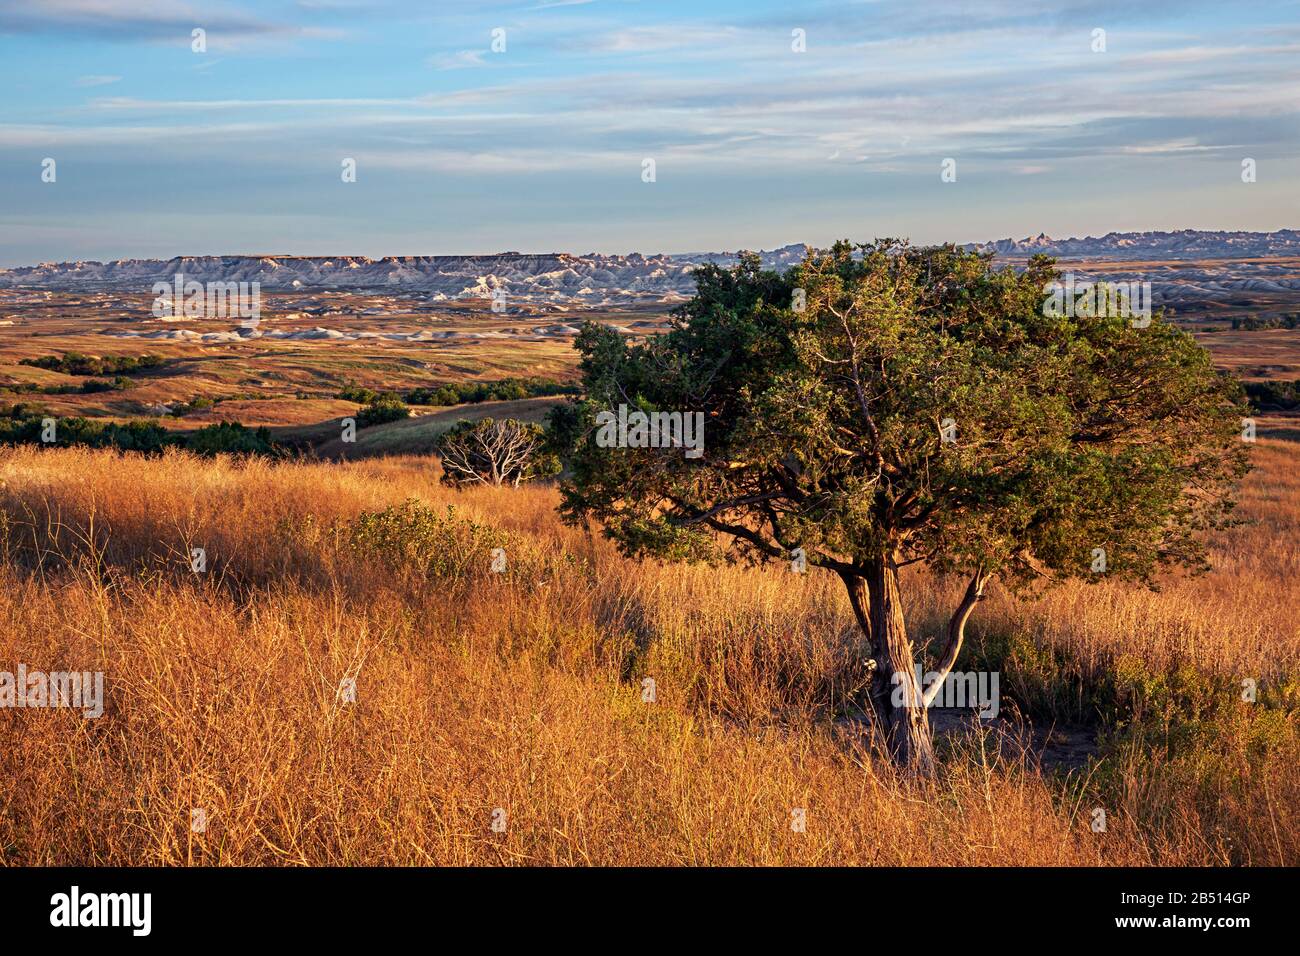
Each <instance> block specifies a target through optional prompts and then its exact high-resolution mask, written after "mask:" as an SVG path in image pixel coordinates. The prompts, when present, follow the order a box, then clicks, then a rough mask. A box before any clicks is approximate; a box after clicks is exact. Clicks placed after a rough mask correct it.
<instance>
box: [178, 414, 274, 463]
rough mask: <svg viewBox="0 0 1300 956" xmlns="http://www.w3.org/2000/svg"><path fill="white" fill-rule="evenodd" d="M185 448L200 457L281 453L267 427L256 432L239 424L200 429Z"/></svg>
mask: <svg viewBox="0 0 1300 956" xmlns="http://www.w3.org/2000/svg"><path fill="white" fill-rule="evenodd" d="M185 447H186V448H188V449H189V450H190V451H192V452H194V453H196V454H199V455H216V454H222V453H228V454H234V455H275V454H277V453H278V451H279V449H278V448H277V446H276V444H275V442H273V441H272V440H271V433H270V432H268V431H267V430H266V428H265V427H262V428H258V429H256V430H254V429H252V428H246V427H245V426H243V425H241V424H239V423H238V422H220V423H219V424H216V425H207V426H205V427H204V428H200V429H198V431H196V432H194V433H193V434H191V435H190V436H189V438H188V439H187V440H186V442H185Z"/></svg>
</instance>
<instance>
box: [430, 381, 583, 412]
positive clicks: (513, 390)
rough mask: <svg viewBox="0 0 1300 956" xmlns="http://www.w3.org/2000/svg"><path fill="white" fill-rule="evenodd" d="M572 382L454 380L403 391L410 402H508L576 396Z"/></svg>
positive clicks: (577, 390) (448, 403) (433, 403)
mask: <svg viewBox="0 0 1300 956" xmlns="http://www.w3.org/2000/svg"><path fill="white" fill-rule="evenodd" d="M579 391H580V389H579V388H578V386H576V385H564V384H561V383H560V382H557V381H555V380H554V379H549V378H503V379H501V380H499V381H496V382H457V383H452V384H447V385H434V386H430V387H428V388H417V389H413V390H411V391H409V392H407V393H406V396H405V398H406V401H407V402H409V403H410V404H412V405H436V406H446V405H468V404H476V403H478V402H509V401H518V400H520V399H523V398H537V397H540V396H544V395H576V394H578V392H579Z"/></svg>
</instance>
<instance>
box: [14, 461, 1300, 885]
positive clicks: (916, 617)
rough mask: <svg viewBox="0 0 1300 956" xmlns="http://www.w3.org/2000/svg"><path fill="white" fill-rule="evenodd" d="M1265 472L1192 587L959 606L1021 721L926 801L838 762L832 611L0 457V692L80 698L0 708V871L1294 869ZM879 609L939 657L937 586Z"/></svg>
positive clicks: (744, 578) (391, 466)
mask: <svg viewBox="0 0 1300 956" xmlns="http://www.w3.org/2000/svg"><path fill="white" fill-rule="evenodd" d="M1259 450H1260V454H1259V455H1258V456H1257V458H1258V462H1259V464H1260V466H1261V468H1260V470H1259V471H1257V472H1256V473H1255V474H1254V475H1252V477H1251V478H1250V479H1249V483H1248V485H1247V486H1246V488H1245V493H1244V514H1245V517H1246V518H1247V519H1248V521H1249V522H1250V523H1248V524H1245V525H1243V526H1241V527H1239V528H1236V529H1234V530H1232V531H1230V532H1226V533H1224V534H1222V535H1220V536H1219V537H1218V538H1217V539H1216V540H1215V542H1214V545H1215V547H1214V551H1215V564H1216V571H1215V572H1214V573H1212V574H1211V575H1210V576H1208V577H1204V578H1200V579H1193V580H1174V581H1170V582H1168V583H1167V585H1166V587H1165V589H1164V590H1163V591H1162V592H1160V593H1156V594H1153V593H1151V592H1147V591H1142V590H1137V589H1134V588H1130V587H1126V586H1121V585H1115V584H1108V583H1105V582H1100V583H1097V584H1092V585H1082V584H1080V585H1064V586H1062V587H1060V588H1059V589H1056V590H1053V591H1049V592H1046V593H1045V594H1044V595H1043V596H1042V597H1040V598H1038V599H1035V600H1030V601H1014V600H1012V599H1011V598H1010V597H1009V596H1008V595H1005V594H1002V593H1000V592H998V593H995V594H994V596H992V597H991V598H990V600H988V601H986V602H984V604H983V605H981V607H980V608H979V610H978V611H977V615H976V619H975V621H974V622H973V631H974V639H973V641H972V647H971V651H970V654H969V661H971V662H974V663H979V664H982V665H984V666H993V667H997V668H1000V669H1001V670H1002V672H1003V693H1004V695H1007V696H1008V697H1009V698H1010V706H1009V707H1008V711H1009V712H1010V713H1012V714H1019V716H1020V718H1021V723H1019V724H1016V725H1015V726H1014V727H1013V726H1011V725H1010V724H1008V731H1007V732H1005V733H1003V732H999V731H993V730H984V731H975V730H972V731H970V732H967V733H961V734H956V735H953V736H952V737H951V738H950V739H949V740H948V742H947V744H946V746H945V748H944V752H945V757H944V760H943V765H942V769H941V772H940V775H939V777H938V778H937V779H936V780H935V781H933V782H931V783H915V782H908V781H905V780H901V779H898V778H897V777H896V776H895V775H894V773H893V771H892V769H891V768H890V767H889V766H888V765H887V764H886V763H884V762H882V761H880V760H879V759H877V758H876V757H875V756H874V755H873V753H872V752H871V751H870V749H869V748H868V746H867V745H866V742H865V740H864V739H863V736H862V733H861V730H860V727H861V724H860V722H858V721H857V720H855V719H854V718H855V716H856V715H857V713H858V711H857V706H858V704H859V703H860V701H861V691H862V685H863V681H864V679H865V677H864V672H863V669H862V657H863V653H862V648H861V647H860V645H859V643H858V639H857V636H856V633H855V631H854V629H853V626H852V621H851V617H850V615H849V613H848V609H847V606H846V602H845V601H844V600H843V597H842V595H841V594H840V592H839V590H838V589H839V587H840V586H839V582H838V581H837V580H835V579H834V578H833V577H831V576H828V575H827V576H822V575H818V574H808V575H796V574H792V573H790V572H789V570H788V569H787V568H784V567H773V568H742V567H730V566H723V567H704V566H681V565H660V564H656V563H634V562H630V561H627V560H625V559H623V558H621V557H620V556H618V555H617V554H616V553H614V552H613V550H612V549H611V548H610V547H609V546H608V545H607V544H606V543H605V542H604V541H603V540H601V539H600V538H599V536H598V535H595V534H593V533H590V532H588V531H584V530H583V529H575V528H569V527H565V526H562V525H561V524H560V523H559V522H558V520H557V518H556V516H555V512H554V506H555V503H556V500H557V496H556V494H555V492H554V490H553V489H551V488H548V487H532V488H522V489H518V490H512V489H492V488H482V489H472V490H468V491H464V492H454V491H451V490H449V489H446V488H443V487H442V486H440V485H439V484H438V482H437V478H438V475H437V470H436V465H434V464H433V463H431V462H430V461H429V460H427V459H421V458H416V457H403V458H389V459H383V460H370V461H365V462H353V463H346V464H307V463H267V462H260V461H250V462H243V463H241V462H235V461H231V460H227V459H221V460H215V461H214V460H199V459H195V458H192V457H189V456H187V455H185V454H180V453H169V454H167V455H164V456H162V457H161V458H156V459H144V458H140V457H130V456H121V455H116V454H114V453H111V452H105V451H90V450H75V449H69V450H59V451H51V450H42V449H31V448H28V449H12V450H3V451H0V533H2V534H0V548H2V550H3V553H2V554H0V670H11V671H12V670H14V669H15V667H16V665H17V664H18V663H19V662H23V663H26V664H27V665H28V667H30V668H41V669H45V670H59V669H77V670H103V671H104V672H105V674H106V688H107V692H106V698H107V700H106V710H105V714H104V716H103V717H101V718H99V719H97V720H88V719H86V718H84V717H83V716H82V715H81V714H80V713H79V712H76V711H68V710H45V711H42V710H0V773H3V774H4V779H6V780H7V781H9V785H8V786H6V787H4V788H0V862H3V863H8V864H291V865H293V864H360V863H371V864H519V863H545V864H552V863H554V864H614V863H618V864H632V865H640V864H677V863H683V864H831V863H840V864H842V863H853V864H864V865H879V864H973V865H992V864H1061V865H1079V864H1085V865H1094V864H1154V863H1163V864H1216V863H1253V864H1281V863H1295V862H1296V861H1297V859H1300V826H1298V825H1297V820H1296V807H1297V802H1298V800H1297V798H1298V797H1300V773H1298V772H1297V765H1298V762H1297V759H1296V758H1297V756H1300V747H1297V742H1296V725H1295V714H1296V707H1295V703H1296V702H1295V699H1294V686H1295V680H1296V670H1297V668H1296V661H1297V659H1298V657H1300V655H1298V654H1297V652H1298V651H1300V629H1298V627H1297V621H1296V615H1295V613H1294V612H1295V609H1296V607H1298V606H1300V600H1297V599H1298V598H1300V594H1298V593H1297V590H1298V589H1300V584H1297V575H1296V571H1297V570H1300V568H1298V567H1297V565H1300V552H1298V550H1297V544H1296V542H1297V537H1296V531H1297V527H1296V526H1297V524H1298V523H1300V507H1298V506H1300V477H1298V476H1297V475H1296V474H1295V473H1294V471H1293V470H1291V469H1290V467H1289V465H1288V462H1289V461H1290V460H1291V459H1292V458H1293V452H1294V446H1293V445H1286V444H1284V443H1281V442H1272V441H1263V442H1261V447H1260V449H1259ZM448 506H451V507H452V509H453V510H452V511H451V512H450V513H449V512H448V511H447V508H448ZM498 546H500V547H503V548H504V549H505V553H506V556H507V568H506V571H505V572H504V573H493V572H492V571H491V570H490V560H491V558H490V554H489V552H490V549H491V548H492V547H498ZM193 548H203V549H204V551H205V553H206V556H207V569H206V571H205V572H203V573H201V574H199V573H195V572H193V571H192V570H191V566H190V553H191V549H193ZM908 584H909V589H908V591H909V594H910V595H911V597H910V599H909V600H910V602H911V603H910V605H909V607H908V611H909V619H910V621H911V622H912V624H913V626H914V627H915V628H916V629H917V631H918V633H920V634H922V635H925V634H931V633H935V632H936V631H937V629H938V627H939V626H940V622H941V621H942V619H943V617H944V615H945V614H946V613H947V612H948V610H949V609H950V607H951V605H952V603H953V602H954V600H955V598H956V595H957V590H958V587H959V585H958V583H957V582H950V581H944V580H933V579H931V578H929V577H927V576H925V575H924V574H914V575H910V576H909V580H908ZM348 678H352V679H354V680H355V687H356V697H355V702H350V701H349V700H348V699H347V695H346V694H345V693H343V692H342V690H341V688H342V687H343V686H344V681H345V679H348ZM647 678H649V679H651V680H653V682H654V684H653V690H654V693H653V698H654V699H653V701H648V700H646V699H644V698H645V697H646V696H647V693H648V690H647V689H648V685H646V684H645V683H644V682H645V680H646V679H647ZM1245 678H1252V679H1254V680H1255V681H1256V682H1257V684H1258V686H1259V688H1260V695H1259V700H1258V701H1257V702H1256V703H1255V704H1248V703H1246V702H1244V701H1242V700H1241V699H1240V694H1239V692H1238V691H1239V686H1240V681H1241V680H1242V679H1245ZM1288 682H1290V683H1288ZM1054 722H1074V723H1079V724H1084V725H1086V726H1088V727H1089V728H1090V730H1091V731H1092V732H1093V733H1095V734H1097V735H1099V736H1100V738H1101V749H1100V751H1099V752H1098V755H1097V757H1096V758H1095V759H1094V760H1093V761H1092V762H1091V763H1090V764H1089V765H1087V766H1083V767H1079V768H1077V769H1076V770H1075V771H1074V772H1073V773H1071V774H1070V775H1068V776H1064V777H1063V776H1061V775H1059V774H1054V773H1048V772H1044V771H1042V770H1040V769H1039V767H1038V766H1037V762H1036V758H1035V756H1034V753H1033V750H1032V748H1030V749H1024V750H1022V749H1020V748H1018V747H1017V746H1015V744H1014V741H1013V740H1012V737H1013V736H1014V735H1013V733H1012V731H1015V733H1016V734H1019V733H1020V732H1021V731H1023V730H1024V729H1025V728H1026V727H1028V726H1031V725H1032V726H1034V727H1041V726H1047V725H1050V724H1052V723H1054ZM1022 736H1024V735H1023V734H1022ZM1024 739H1028V737H1027V736H1025V737H1024ZM1098 807H1100V808H1102V809H1104V810H1105V811H1106V818H1107V827H1106V830H1105V832H1102V833H1096V832H1093V830H1092V828H1091V826H1090V824H1091V822H1092V820H1093V811H1094V809H1095V808H1098ZM195 808H201V809H203V810H204V811H205V813H206V816H207V818H208V825H207V828H206V831H205V832H202V833H195V832H192V828H191V811H192V810H193V809H195ZM800 808H802V809H805V810H806V819H807V827H806V831H805V832H797V831H796V830H794V829H792V827H791V821H792V816H791V813H792V811H793V810H795V809H800ZM497 810H500V811H504V820H505V830H504V832H494V830H493V828H492V822H493V813H494V811H497ZM498 819H501V817H500V815H498Z"/></svg>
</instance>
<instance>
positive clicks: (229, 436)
mask: <svg viewBox="0 0 1300 956" xmlns="http://www.w3.org/2000/svg"><path fill="white" fill-rule="evenodd" d="M0 416H3V417H0V445H52V446H53V447H56V448H58V447H68V446H74V445H80V446H85V447H88V448H116V449H119V450H120V451H136V452H143V453H146V454H157V453H159V452H161V451H163V450H164V449H166V448H184V449H186V450H188V451H192V452H194V453H195V454H199V455H215V454H219V453H230V454H241V455H268V456H276V455H280V454H281V453H282V450H281V449H280V448H279V446H277V445H276V444H275V442H273V441H272V440H271V435H270V432H268V431H267V430H266V429H265V428H258V429H256V430H253V429H251V428H245V427H244V426H243V425H240V424H239V423H237V422H221V423H220V424H216V425H208V426H207V427H205V428H200V429H198V430H197V431H195V432H192V433H190V434H189V435H186V434H185V433H184V432H176V431H170V430H168V429H166V428H164V427H163V426H162V425H159V424H158V423H157V422H153V421H129V422H125V423H118V422H110V421H104V420H102V419H94V418H79V417H75V418H57V417H56V416H52V415H50V413H49V412H48V411H47V410H45V409H42V408H41V407H39V406H32V405H30V404H17V405H11V406H8V407H7V408H0ZM47 418H55V429H54V437H55V440H54V441H53V442H48V443H47V442H45V441H44V440H43V437H44V435H45V433H46V430H45V420H46V419H47Z"/></svg>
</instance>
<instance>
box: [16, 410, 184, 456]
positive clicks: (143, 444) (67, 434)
mask: <svg viewBox="0 0 1300 956" xmlns="http://www.w3.org/2000/svg"><path fill="white" fill-rule="evenodd" d="M43 431H44V425H43V418H41V417H34V416H33V417H10V418H5V419H0V444H5V445H19V444H22V445H39V444H42V441H41V436H42V432H43ZM55 437H56V439H57V440H56V441H55V442H54V444H55V445H56V446H60V445H85V446H88V447H90V448H119V449H122V450H124V451H140V452H159V451H162V450H163V449H164V448H166V447H168V446H169V445H173V444H176V439H175V437H174V436H173V435H172V433H171V432H169V431H167V429H165V428H163V427H162V426H161V425H158V424H157V423H156V422H145V421H132V422H126V423H125V424H118V423H117V422H105V421H99V420H96V419H93V418H60V419H58V420H57V424H56V427H55Z"/></svg>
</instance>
